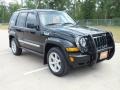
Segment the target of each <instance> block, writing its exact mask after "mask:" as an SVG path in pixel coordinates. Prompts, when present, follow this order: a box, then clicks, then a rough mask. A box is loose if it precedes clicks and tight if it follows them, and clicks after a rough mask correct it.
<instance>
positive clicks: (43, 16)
mask: <svg viewBox="0 0 120 90" xmlns="http://www.w3.org/2000/svg"><path fill="white" fill-rule="evenodd" d="M39 17H40V21H41V23H42V24H43V25H56V24H62V25H65V24H73V25H74V24H75V22H74V20H73V19H72V18H71V17H70V16H69V15H68V14H67V13H65V12H61V11H50V12H40V13H39Z"/></svg>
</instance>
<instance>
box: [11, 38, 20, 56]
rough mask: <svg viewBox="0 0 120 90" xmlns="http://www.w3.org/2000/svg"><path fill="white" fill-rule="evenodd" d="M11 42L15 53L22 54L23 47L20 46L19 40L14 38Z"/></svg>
mask: <svg viewBox="0 0 120 90" xmlns="http://www.w3.org/2000/svg"><path fill="white" fill-rule="evenodd" d="M10 44H11V50H12V52H13V54H14V55H21V53H22V49H21V48H19V47H18V45H17V41H16V39H15V38H13V39H12V40H11V42H10Z"/></svg>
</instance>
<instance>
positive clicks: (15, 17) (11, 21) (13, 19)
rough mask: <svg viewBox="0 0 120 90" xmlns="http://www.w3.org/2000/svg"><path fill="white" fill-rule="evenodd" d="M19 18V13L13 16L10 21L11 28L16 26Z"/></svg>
mask: <svg viewBox="0 0 120 90" xmlns="http://www.w3.org/2000/svg"><path fill="white" fill-rule="evenodd" d="M17 16H18V13H17V12H15V13H14V14H13V15H12V17H11V19H10V22H9V25H10V26H15V23H16V19H17Z"/></svg>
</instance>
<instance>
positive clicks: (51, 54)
mask: <svg viewBox="0 0 120 90" xmlns="http://www.w3.org/2000/svg"><path fill="white" fill-rule="evenodd" d="M47 62H48V67H49V69H50V71H51V72H52V73H53V74H54V75H56V76H64V75H65V74H66V73H67V72H68V71H69V65H68V63H67V61H66V59H65V55H64V54H63V53H62V51H61V50H60V49H59V48H58V47H54V48H51V49H50V50H49V51H48V54H47Z"/></svg>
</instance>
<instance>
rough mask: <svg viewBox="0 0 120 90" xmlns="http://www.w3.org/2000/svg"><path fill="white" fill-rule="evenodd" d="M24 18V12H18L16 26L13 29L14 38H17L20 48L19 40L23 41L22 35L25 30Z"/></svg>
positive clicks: (25, 14)
mask: <svg viewBox="0 0 120 90" xmlns="http://www.w3.org/2000/svg"><path fill="white" fill-rule="evenodd" d="M26 17H27V13H26V12H20V13H19V15H18V17H17V22H16V26H15V27H14V29H15V30H16V36H17V38H18V41H19V43H20V45H21V46H23V43H21V40H23V33H24V30H25V22H26Z"/></svg>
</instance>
